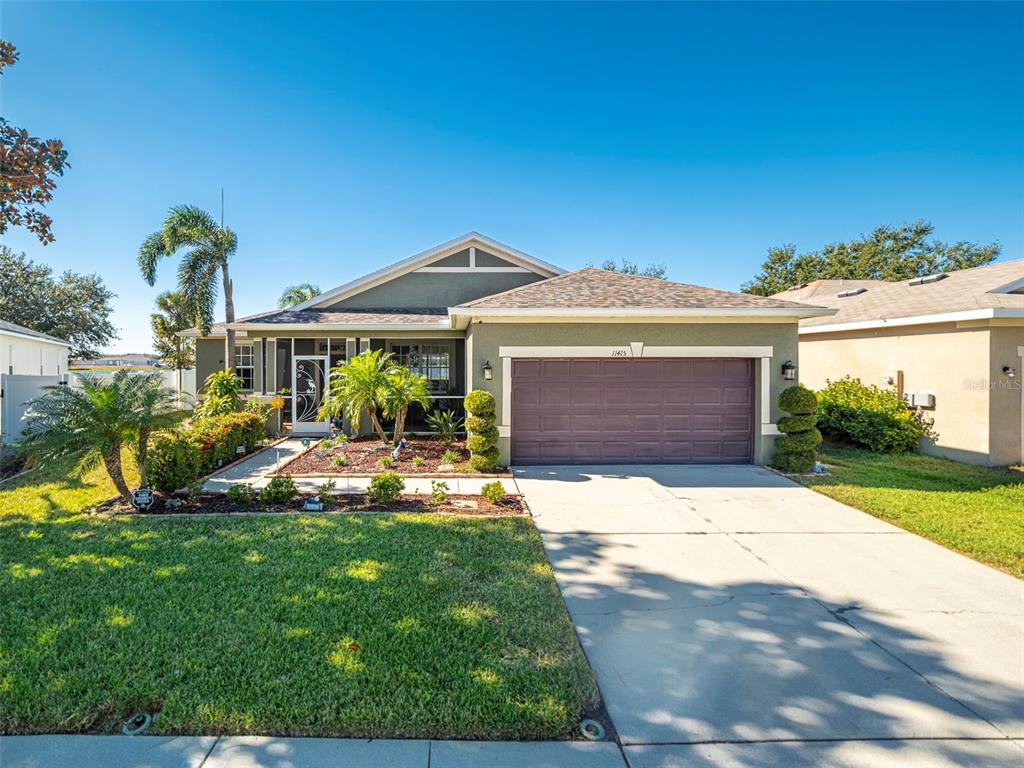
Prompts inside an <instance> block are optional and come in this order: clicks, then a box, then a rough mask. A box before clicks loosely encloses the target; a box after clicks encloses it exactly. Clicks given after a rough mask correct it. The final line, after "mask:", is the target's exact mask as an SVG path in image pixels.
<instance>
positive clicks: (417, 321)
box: [182, 308, 450, 336]
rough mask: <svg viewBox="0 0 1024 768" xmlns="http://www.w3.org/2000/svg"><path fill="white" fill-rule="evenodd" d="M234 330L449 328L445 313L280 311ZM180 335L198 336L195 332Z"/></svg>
mask: <svg viewBox="0 0 1024 768" xmlns="http://www.w3.org/2000/svg"><path fill="white" fill-rule="evenodd" d="M231 325H232V327H233V328H234V329H235V330H275V329H279V330H296V329H300V328H304V327H309V326H316V329H317V330H373V329H375V328H387V329H391V328H407V329H408V328H413V329H415V328H418V327H419V328H424V329H428V328H429V329H435V330H436V329H444V328H449V327H450V324H449V321H448V312H447V310H445V309H435V308H422V309H346V310H344V311H332V310H322V309H279V310H273V311H271V312H261V313H259V314H256V315H248V316H246V317H242V318H239V319H237V320H236V321H235V322H234V323H232V324H231ZM226 328H227V324H226V323H214V324H213V325H212V326H211V327H210V335H211V336H223V335H224V332H225V329H226ZM182 335H189V336H195V335H198V331H197V330H196V329H194V328H193V329H191V330H189V331H185V332H184V333H183V334H182Z"/></svg>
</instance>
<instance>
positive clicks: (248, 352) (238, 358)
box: [235, 344, 256, 392]
mask: <svg viewBox="0 0 1024 768" xmlns="http://www.w3.org/2000/svg"><path fill="white" fill-rule="evenodd" d="M235 373H237V374H238V378H240V379H241V380H242V389H244V390H245V391H247V392H251V391H252V389H253V386H254V384H255V381H256V355H255V354H254V353H253V346H252V344H235Z"/></svg>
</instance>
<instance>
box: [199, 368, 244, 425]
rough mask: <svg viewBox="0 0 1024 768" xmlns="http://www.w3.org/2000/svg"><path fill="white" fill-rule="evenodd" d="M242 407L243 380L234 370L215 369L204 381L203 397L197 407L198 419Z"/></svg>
mask: <svg viewBox="0 0 1024 768" xmlns="http://www.w3.org/2000/svg"><path fill="white" fill-rule="evenodd" d="M241 408H242V380H241V379H240V378H239V377H238V376H237V375H236V374H235V373H234V372H233V371H215V372H213V373H211V374H210V375H209V376H207V377H206V381H205V382H204V383H203V397H202V400H200V402H199V405H197V406H196V409H195V417H196V418H197V419H203V418H207V417H209V416H219V415H220V414H224V413H231V412H232V411H238V410H241Z"/></svg>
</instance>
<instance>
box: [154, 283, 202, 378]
mask: <svg viewBox="0 0 1024 768" xmlns="http://www.w3.org/2000/svg"><path fill="white" fill-rule="evenodd" d="M156 309H157V311H156V312H154V313H153V314H151V315H150V316H149V325H150V327H151V328H152V329H153V346H154V347H155V348H156V353H157V355H159V356H160V359H161V360H164V361H166V362H168V363H170V364H171V365H172V366H174V367H175V368H177V369H184V368H191V367H192V366H193V365H194V364H195V347H194V342H193V341H192V339H185V338H182V337H181V336H179V335H178V333H179V331H184V330H188V329H189V328H191V327H192V324H193V323H192V318H191V317H189V312H188V307H187V306H186V304H185V297H184V296H183V295H182V293H181V291H164V292H163V293H161V294H160V295H159V296H157V297H156Z"/></svg>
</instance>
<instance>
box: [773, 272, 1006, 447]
mask: <svg viewBox="0 0 1024 768" xmlns="http://www.w3.org/2000/svg"><path fill="white" fill-rule="evenodd" d="M774 298H777V299H787V300H792V301H801V302H809V303H813V304H819V305H825V306H830V307H835V308H836V309H837V310H838V312H837V313H836V315H835V316H833V317H809V318H805V319H803V320H801V321H800V362H801V371H800V379H801V381H803V382H804V383H805V384H807V385H808V386H810V387H814V388H819V387H823V386H824V385H825V382H826V380H827V379H837V378H840V377H842V376H844V375H846V374H849V375H851V376H856V377H857V378H859V379H861V381H863V382H865V383H866V384H876V385H879V386H893V387H896V388H897V389H898V390H899V392H900V394H901V395H903V396H905V397H907V398H908V401H909V402H911V404H913V405H916V406H922V407H923V410H924V412H925V414H927V415H928V416H929V417H932V418H934V420H935V429H936V431H937V432H938V439H937V440H935V442H934V443H932V442H931V441H926V442H925V443H924V444H923V445H922V449H923V450H924V451H926V452H928V453H933V454H937V455H941V456H946V457H949V458H952V459H957V460H959V461H965V462H971V463H975V464H990V465H1003V464H1020V463H1024V391H1022V388H1021V377H1022V375H1024V260H1017V261H1004V262H999V263H996V264H990V265H988V266H984V267H975V268H973V269H964V270H960V271H957V272H949V273H945V274H941V275H933V276H931V277H927V278H923V279H918V280H903V281H900V282H886V281H883V280H817V281H815V282H813V283H808V284H807V285H802V286H797V287H795V288H792V289H790V290H788V291H783V292H782V293H779V294H776V295H775V297H774Z"/></svg>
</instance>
